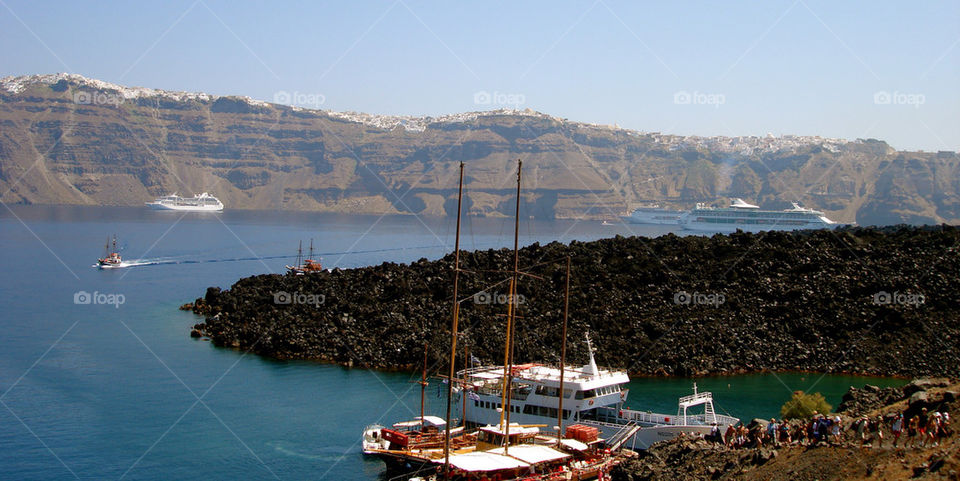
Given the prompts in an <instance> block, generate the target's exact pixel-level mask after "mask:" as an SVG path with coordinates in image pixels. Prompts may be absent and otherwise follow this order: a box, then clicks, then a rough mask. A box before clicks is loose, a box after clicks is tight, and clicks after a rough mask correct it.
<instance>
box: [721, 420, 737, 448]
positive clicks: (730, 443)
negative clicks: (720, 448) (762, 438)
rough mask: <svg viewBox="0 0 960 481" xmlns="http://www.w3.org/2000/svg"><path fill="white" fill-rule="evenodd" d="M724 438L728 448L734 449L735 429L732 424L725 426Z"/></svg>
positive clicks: (735, 440)
mask: <svg viewBox="0 0 960 481" xmlns="http://www.w3.org/2000/svg"><path fill="white" fill-rule="evenodd" d="M724 438H726V442H727V447H728V448H733V447H735V444H736V442H737V428H736V427H735V426H734V425H733V424H731V425H729V426H727V433H726V434H725V435H724Z"/></svg>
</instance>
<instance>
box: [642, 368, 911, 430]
mask: <svg viewBox="0 0 960 481" xmlns="http://www.w3.org/2000/svg"><path fill="white" fill-rule="evenodd" d="M694 382H696V383H697V389H698V390H699V391H701V392H702V391H710V392H712V393H713V399H714V406H715V408H716V411H717V413H718V414H728V415H731V416H736V417H738V418H740V419H742V420H745V421H749V420H751V419H753V418H758V417H760V418H771V417H776V418H779V417H780V406H782V405H783V403H785V402H787V400H789V399H790V396H791V394H792V393H793V392H794V391H806V392H819V393H821V394H823V396H824V397H825V398H826V399H827V402H828V403H830V405H831V406H832V407H833V408H834V409H836V407H837V406H838V405H839V404H840V400H841V399H842V397H843V394H844V393H846V392H847V390H848V389H849V388H850V387H851V386H854V387H857V388H861V387H863V386H864V385H867V384H870V385H874V386H878V387H881V388H883V387H890V386H902V385H904V384H906V383H907V382H909V381H908V380H906V379H899V378H890V377H870V376H851V375H843V374H821V373H809V372H788V373H762V374H738V375H733V376H709V377H700V378H634V379H632V380H631V382H630V393H629V396H628V398H627V403H626V405H627V406H628V407H630V408H631V409H638V410H642V411H648V410H649V411H653V412H661V413H675V412H676V411H677V399H678V398H679V397H680V396H686V395H688V394H692V393H693V383H694Z"/></svg>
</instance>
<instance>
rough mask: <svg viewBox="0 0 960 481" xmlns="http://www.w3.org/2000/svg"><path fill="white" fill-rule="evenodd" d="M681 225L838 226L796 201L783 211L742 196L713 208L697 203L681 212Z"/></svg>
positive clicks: (712, 228)
mask: <svg viewBox="0 0 960 481" xmlns="http://www.w3.org/2000/svg"><path fill="white" fill-rule="evenodd" d="M680 225H681V226H682V227H683V228H684V229H687V230H696V231H706V232H736V231H737V230H738V229H739V230H742V231H744V232H760V231H770V230H779V231H788V230H801V229H834V228H836V227H839V226H841V225H845V224H842V223H839V222H834V221H832V220H830V219H828V218H827V216H826V215H824V213H823V212H820V211H818V210H813V209H805V208H803V207H800V206H799V205H797V204H796V203H793V208H791V209H785V210H763V209H761V208H760V207H759V206H756V205H753V204H748V203H747V202H744V201H743V199H733V201H732V202H731V203H730V207H724V208H716V207H707V206H705V205H703V204H697V207H696V208H695V209H693V210H691V211H690V212H688V213H686V214H684V215H683V217H682V218H681V219H680Z"/></svg>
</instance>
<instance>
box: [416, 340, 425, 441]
mask: <svg viewBox="0 0 960 481" xmlns="http://www.w3.org/2000/svg"><path fill="white" fill-rule="evenodd" d="M423 332H424V340H423V371H421V372H420V381H419V382H417V384H419V385H420V430H421V432H422V431H423V414H424V412H423V411H424V406H425V404H426V399H427V340H426V331H423Z"/></svg>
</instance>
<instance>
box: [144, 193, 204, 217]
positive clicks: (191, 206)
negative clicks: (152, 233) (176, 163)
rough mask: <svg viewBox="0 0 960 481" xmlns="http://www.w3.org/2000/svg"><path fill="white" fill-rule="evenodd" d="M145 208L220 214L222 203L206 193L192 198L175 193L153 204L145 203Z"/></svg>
mask: <svg viewBox="0 0 960 481" xmlns="http://www.w3.org/2000/svg"><path fill="white" fill-rule="evenodd" d="M146 205H147V207H149V208H151V209H153V210H179V211H185V212H220V211H222V210H223V202H220V199H217V198H216V197H214V196H213V195H211V194H208V193H206V192H204V193H202V194H197V195H195V196H193V197H180V196H179V195H177V193H176V192H174V193H172V194H170V195H167V196H164V197H160V198H159V199H157V200H155V201H153V202H147V203H146Z"/></svg>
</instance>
